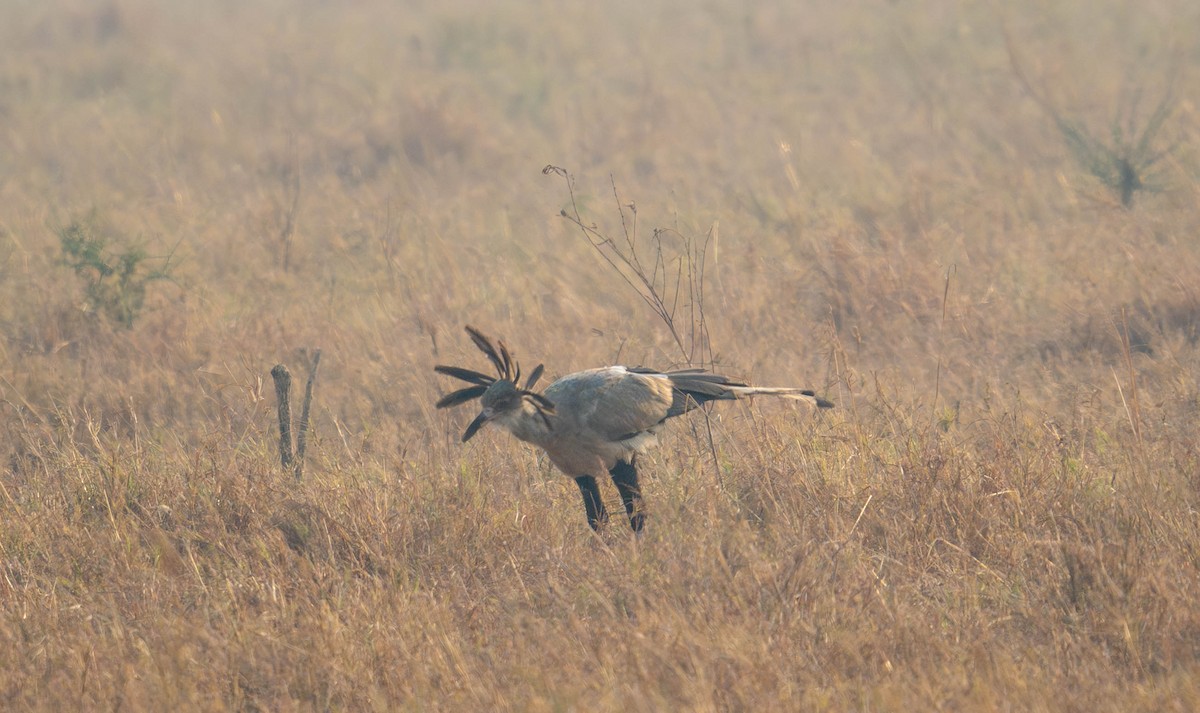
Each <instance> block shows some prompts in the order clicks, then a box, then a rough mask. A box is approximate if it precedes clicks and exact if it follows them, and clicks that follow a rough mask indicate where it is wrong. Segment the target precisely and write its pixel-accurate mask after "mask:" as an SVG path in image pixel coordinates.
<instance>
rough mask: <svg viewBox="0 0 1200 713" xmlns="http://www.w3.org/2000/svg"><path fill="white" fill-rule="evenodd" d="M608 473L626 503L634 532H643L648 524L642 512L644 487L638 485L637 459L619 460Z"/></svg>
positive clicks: (622, 500)
mask: <svg viewBox="0 0 1200 713" xmlns="http://www.w3.org/2000/svg"><path fill="white" fill-rule="evenodd" d="M608 473H609V475H611V476H612V479H613V482H614V483H616V485H617V490H618V491H620V493H621V502H623V503H625V513H626V514H627V515H629V526H630V527H632V528H633V531H634V532H641V531H642V527H643V526H644V525H645V524H646V514H645V513H644V512H642V510H643V508H642V489H641V488H640V487H639V486H638V476H637V461H636V460H635V459H634V458H630V460H629V462H628V463H626V462H625V461H617V464H616V465H614V466H613V467H612V470H610V471H608Z"/></svg>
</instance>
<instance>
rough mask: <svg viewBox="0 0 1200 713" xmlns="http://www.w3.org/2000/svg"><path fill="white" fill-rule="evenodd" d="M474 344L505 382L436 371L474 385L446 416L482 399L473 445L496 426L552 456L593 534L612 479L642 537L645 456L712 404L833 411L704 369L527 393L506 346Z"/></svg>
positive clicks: (450, 369) (570, 378) (795, 394)
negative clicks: (675, 422) (640, 464)
mask: <svg viewBox="0 0 1200 713" xmlns="http://www.w3.org/2000/svg"><path fill="white" fill-rule="evenodd" d="M467 334H469V335H471V340H472V341H474V342H475V346H477V347H479V349H480V350H481V351H482V352H483V353H484V354H485V355H486V356H487V358H488V360H489V361H491V362H492V365H493V366H494V367H495V368H496V372H497V374H498V376H499V378H493V377H491V376H488V375H487V374H483V373H481V372H478V371H473V370H471V369H464V368H461V367H457V366H442V365H439V366H435V367H434V371H436V372H438V373H439V374H445V375H446V376H451V377H454V378H456V379H460V380H462V381H465V382H467V383H469V384H471V386H468V387H466V388H465V389H460V390H458V391H454V392H452V393H449V394H446V395H445V396H444V397H442V399H441V400H440V401H438V402H437V407H438V408H447V407H449V406H457V405H459V404H462V403H466V402H467V401H471V400H472V399H476V398H477V399H479V402H480V405H481V406H482V407H483V409H482V410H481V411H480V412H479V415H478V416H476V417H475V420H474V421H471V425H469V426H467V430H466V431H465V432H464V433H463V435H462V440H463V442H464V443H465V442H466V441H468V440H470V439H471V437H472V436H474V435H475V434H476V433H478V432H479V429H481V428H483V426H484V424H487V423H496V424H498V425H500V426H503V427H504V428H506V429H508V431H509V432H510V433H512V434H513V435H514V436H516V437H517V438H519V439H521V440H522V441H525V442H527V443H532V444H533V445H535V446H538V447H540V448H542V449H543V450H545V451H546V455H548V456H549V457H550V462H551V463H553V464H554V465H555V466H556V467H557V468H558V469H559V470H561V471H562V472H563V473H565V474H567V475H568V476H570V477H572V478H574V479H575V483H576V484H577V485H578V486H579V491H580V492H581V493H582V494H583V505H584V507H585V508H587V520H588V524H589V525H591V526H592V529H593V530H594V529H598V528H599V526H600V525H601V524H602V523H604V522H605V521H606V520H607V519H608V512H607V510H606V509H605V507H604V501H603V500H602V498H601V497H600V487H599V485H598V484H597V482H596V478H597V477H600V476H603V474H604V473H605V472H606V471H607V472H608V474H609V475H610V476H612V479H613V483H615V484H616V486H617V490H618V492H620V494H621V501H622V502H623V503H624V504H625V512H626V513H627V514H628V516H629V524H630V526H631V527H632V528H633V530H634V532H640V531H641V529H642V526H643V525H644V524H645V514H644V512H643V507H642V491H641V488H640V487H639V486H638V475H637V454H638V453H641V452H642V451H644V450H646V449H647V448H649V447H651V446H653V445H654V444H655V443H657V438H656V435H657V433H658V431H659V429H661V428H662V427H663V425H664V424H665V423H666V422H667V420H668V419H670V418H673V417H675V416H680V415H682V414H685V413H687V412H688V411H691V410H692V409H694V408H696V407H698V406H700V405H701V404H705V403H707V402H709V401H727V400H733V399H740V398H745V397H748V396H782V397H784V398H789V399H796V400H798V401H805V402H807V403H809V404H812V405H813V406H816V407H818V408H831V407H832V406H833V404H832V403H831V402H829V401H826V400H825V399H823V398H820V397H819V396H817V395H816V394H815V393H813V392H812V391H809V390H807V389H793V388H770V387H760V386H749V385H748V384H743V383H740V382H737V381H734V380H732V379H729V378H728V377H725V376H721V375H720V374H713V373H710V372H707V371H705V370H703V369H680V370H678V371H666V372H663V371H658V370H657V369H648V368H645V367H624V366H605V367H600V368H598V369H587V370H585V371H579V372H575V373H574V374H568V375H566V376H564V377H562V378H561V379H559V380H557V381H555V382H554V383H553V384H550V385H549V386H547V387H546V390H545V391H543V392H542V393H540V394H539V393H537V392H536V391H534V390H533V387H534V385H535V384H536V383H537V381H538V379H539V378H541V376H542V365H541V364H538V365H537V368H535V369H534V370H533V372H532V373H531V374H530V375H529V378H528V379H526V381H525V383H524V384H521V367H520V366H519V365H518V364H517V362H516V360H515V359H514V358H513V355H512V353H511V352H510V351H509V350H508V347H506V346H505V345H504V342H502V341H498V342H493V341H492V340H491V339H488V338H487V337H486V336H484V335H483V334H482V333H481V332H480V331H479V330H477V329H475V328H473V327H467Z"/></svg>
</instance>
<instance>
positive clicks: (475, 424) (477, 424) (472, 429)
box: [462, 408, 492, 443]
mask: <svg viewBox="0 0 1200 713" xmlns="http://www.w3.org/2000/svg"><path fill="white" fill-rule="evenodd" d="M491 420H492V410H491V409H486V408H485V409H484V410H482V411H480V412H479V415H478V416H476V417H475V420H474V421H472V422H471V425H470V426H467V430H466V431H463V437H462V442H463V443H466V442H467V441H469V440H471V436H474V435H475V434H476V433H479V429H481V428H483V424H485V423H487V422H488V421H491Z"/></svg>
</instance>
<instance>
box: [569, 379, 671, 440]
mask: <svg viewBox="0 0 1200 713" xmlns="http://www.w3.org/2000/svg"><path fill="white" fill-rule="evenodd" d="M545 395H546V398H548V399H550V400H551V401H552V402H554V405H555V410H556V412H557V413H558V416H559V418H565V419H568V420H569V421H570V422H571V425H572V426H573V427H574V428H575V429H577V430H578V431H579V433H580V434H581V435H590V436H594V437H596V438H598V439H600V440H602V441H605V442H614V441H622V440H625V439H628V438H631V437H633V436H635V435H636V434H638V433H641V432H642V431H645V430H647V429H649V428H652V427H654V426H656V425H658V424H659V423H661V422H662V420H663V419H665V418H666V417H667V416H668V415H669V413H670V410H671V406H672V403H673V396H672V388H671V381H670V379H669V378H667V377H666V376H664V375H662V374H656V373H641V372H634V371H630V370H628V369H626V368H625V367H621V366H610V367H605V368H601V369H589V370H588V371H581V372H578V373H575V374H570V375H568V376H564V377H563V378H561V379H559V380H558V381H556V382H554V383H553V384H551V385H550V386H549V387H547V388H546V392H545Z"/></svg>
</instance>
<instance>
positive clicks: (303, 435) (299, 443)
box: [296, 349, 321, 480]
mask: <svg viewBox="0 0 1200 713" xmlns="http://www.w3.org/2000/svg"><path fill="white" fill-rule="evenodd" d="M320 366H321V350H320V349H317V350H316V351H314V352H313V358H312V366H310V367H309V369H308V383H307V384H305V385H304V408H303V410H301V412H300V428H299V430H298V431H297V433H296V480H300V478H301V477H302V476H303V475H304V449H305V446H307V445H308V413H309V408H310V407H311V406H312V396H313V384H315V383H316V381H317V368H318V367H320Z"/></svg>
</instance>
